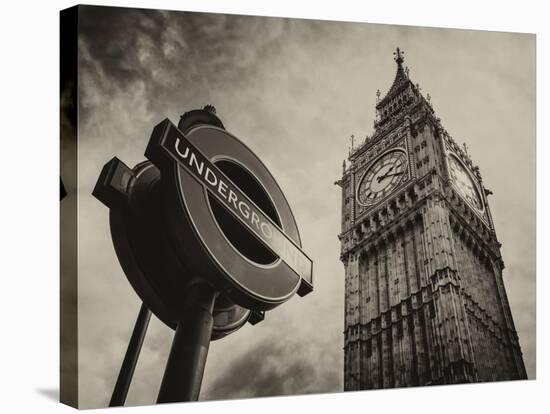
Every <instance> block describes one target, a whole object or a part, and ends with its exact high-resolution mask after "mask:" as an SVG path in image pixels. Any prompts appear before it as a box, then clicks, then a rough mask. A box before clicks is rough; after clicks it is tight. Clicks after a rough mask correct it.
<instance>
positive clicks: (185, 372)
mask: <svg viewBox="0 0 550 414" xmlns="http://www.w3.org/2000/svg"><path fill="white" fill-rule="evenodd" d="M217 295H218V292H216V291H215V290H214V289H212V287H211V286H210V285H209V284H208V283H206V282H204V281H202V280H200V279H195V280H193V281H192V282H191V285H190V287H189V290H188V294H187V296H186V299H185V303H184V305H183V310H182V314H181V318H180V320H179V321H178V325H177V328H176V333H175V335H174V340H173V342H172V348H171V349H170V356H169V357H168V362H167V364H166V369H165V371H164V377H163V378H162V383H161V386H160V391H159V395H158V399H157V402H158V403H169V402H181V401H197V400H198V398H199V393H200V388H201V383H202V376H203V373H204V366H205V364H206V357H207V355H208V347H209V345H210V337H211V335H212V327H213V324H214V319H213V317H212V312H213V310H214V303H215V301H216V297H217Z"/></svg>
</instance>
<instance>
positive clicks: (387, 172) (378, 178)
mask: <svg viewBox="0 0 550 414" xmlns="http://www.w3.org/2000/svg"><path fill="white" fill-rule="evenodd" d="M393 167H395V165H392V166H391V167H390V169H389V170H388V171H386V173H385V174H384V175H383V176H381V177H377V178H376V179H377V180H378V182H380V181H382V180H383V179H384V178H386V176H387V175H388V174H389V173H391V172H392V170H393Z"/></svg>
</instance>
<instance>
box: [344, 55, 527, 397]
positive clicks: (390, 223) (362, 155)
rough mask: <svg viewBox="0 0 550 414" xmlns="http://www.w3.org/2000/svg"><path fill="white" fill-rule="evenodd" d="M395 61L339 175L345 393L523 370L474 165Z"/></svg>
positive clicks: (515, 375)
mask: <svg viewBox="0 0 550 414" xmlns="http://www.w3.org/2000/svg"><path fill="white" fill-rule="evenodd" d="M395 60H396V63H397V73H396V76H395V80H394V83H393V85H392V86H391V87H390V89H389V90H388V92H387V93H386V95H385V96H384V97H382V98H380V94H379V95H378V97H377V103H376V109H377V112H378V119H377V121H376V122H375V131H374V133H373V134H372V135H371V136H370V137H369V139H368V140H366V141H365V142H364V143H362V144H361V145H359V146H358V147H357V148H355V149H354V151H353V152H352V153H351V154H350V157H349V160H350V163H351V165H350V166H349V167H348V169H347V170H346V169H345V168H344V177H343V178H342V179H341V180H340V181H339V182H340V183H341V186H342V192H343V202H342V213H343V220H342V232H341V234H340V235H339V238H340V240H341V260H342V262H343V263H344V268H345V275H346V276H345V295H346V298H345V299H346V300H345V303H346V305H345V307H346V309H345V329H344V331H345V333H344V334H345V345H344V352H345V364H344V365H345V373H344V374H345V375H344V387H345V390H359V389H372V388H390V387H401V386H413V385H428V384H448V383H460V382H476V381H494V380H509V379H520V378H526V372H525V367H524V365H523V360H522V354H521V350H520V347H519V343H518V340H517V333H516V331H515V327H514V323H513V320H512V315H511V312H510V307H509V305H508V301H507V299H506V293H505V290H504V284H503V282H502V268H503V263H502V258H501V255H500V244H499V243H498V241H497V239H496V236H495V233H494V228H493V224H492V219H491V216H490V209H489V205H488V201H487V194H486V191H485V190H484V187H483V185H482V182H481V174H480V172H479V168H477V167H476V166H475V165H474V164H473V162H472V160H471V158H470V156H469V154H468V153H467V150H466V149H465V148H462V147H461V146H459V145H458V144H457V143H456V142H455V141H454V140H453V139H452V138H451V136H450V135H449V134H448V133H447V131H446V130H445V129H444V128H443V127H442V126H441V123H440V121H439V119H438V118H436V117H435V115H434V112H433V108H432V106H431V104H430V103H429V102H427V100H426V99H425V98H424V97H423V96H422V94H421V93H420V88H419V87H418V86H417V85H414V84H413V82H412V81H411V80H410V79H409V76H408V75H407V73H406V72H405V71H404V69H403V66H402V64H403V61H404V57H403V54H402V51H400V50H399V49H398V50H397V51H396V53H395ZM392 152H395V154H392ZM386 154H390V155H388V156H386ZM384 156H386V158H384ZM375 167H376V168H375ZM453 168H454V170H453ZM369 174H370V175H369ZM396 176H397V177H398V178H395V177H396ZM365 180H367V184H365ZM350 213H353V214H352V217H349V215H350ZM346 216H347V217H348V218H347V219H346Z"/></svg>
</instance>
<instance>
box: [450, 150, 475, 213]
mask: <svg viewBox="0 0 550 414" xmlns="http://www.w3.org/2000/svg"><path fill="white" fill-rule="evenodd" d="M449 174H450V176H451V180H452V181H453V184H454V186H455V187H456V189H457V190H458V191H459V193H460V194H461V195H462V197H464V198H465V199H466V201H468V203H470V205H472V206H473V207H474V208H475V209H477V210H478V211H483V202H482V201H481V197H480V195H479V191H478V189H477V186H476V184H475V182H474V180H473V179H472V176H471V175H470V174H469V173H468V171H467V170H466V167H464V165H463V164H462V163H461V162H460V161H459V160H458V159H457V158H456V157H455V156H454V155H450V156H449Z"/></svg>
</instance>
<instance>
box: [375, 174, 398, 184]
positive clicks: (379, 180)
mask: <svg viewBox="0 0 550 414" xmlns="http://www.w3.org/2000/svg"><path fill="white" fill-rule="evenodd" d="M402 174H403V171H401V172H396V173H393V174H389V171H388V173H387V174H385V175H384V176H382V177H378V178H377V179H376V180H377V181H378V182H379V183H380V182H382V180H383V179H385V178H387V177H391V176H394V175H402Z"/></svg>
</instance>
